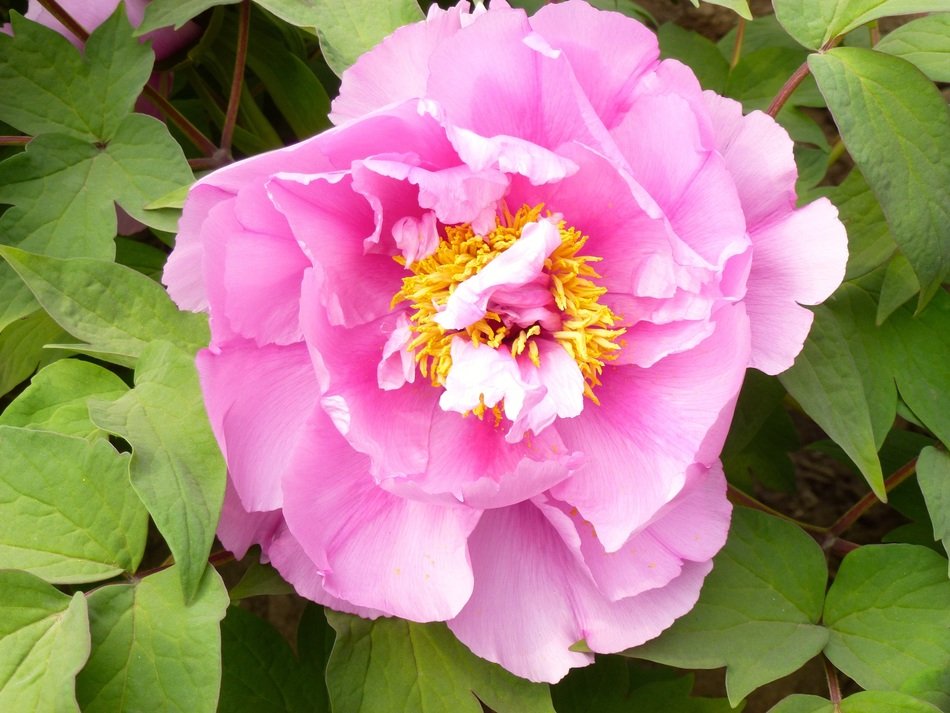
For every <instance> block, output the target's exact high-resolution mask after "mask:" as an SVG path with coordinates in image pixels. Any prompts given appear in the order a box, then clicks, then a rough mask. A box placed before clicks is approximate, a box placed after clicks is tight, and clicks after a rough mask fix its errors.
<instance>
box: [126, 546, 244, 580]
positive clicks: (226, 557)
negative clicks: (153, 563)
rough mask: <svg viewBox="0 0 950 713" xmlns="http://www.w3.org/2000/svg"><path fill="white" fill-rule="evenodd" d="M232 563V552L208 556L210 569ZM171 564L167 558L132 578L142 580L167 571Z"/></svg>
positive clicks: (219, 552) (219, 551)
mask: <svg viewBox="0 0 950 713" xmlns="http://www.w3.org/2000/svg"><path fill="white" fill-rule="evenodd" d="M233 561H234V554H233V553H232V552H228V551H227V550H218V551H217V552H212V553H211V554H210V555H208V564H210V565H211V566H212V567H219V566H221V565H223V564H227V563H228V562H233ZM173 564H175V561H174V560H173V559H172V558H171V557H169V558H168V559H167V560H166V561H165V562H163V563H162V564H160V565H158V567H152V568H151V569H145V570H139V571H138V572H136V573H135V577H134V578H135V579H136V580H138V579H142V577H148V576H149V575H150V574H155V573H156V572H161V571H162V570H163V569H168V568H169V567H171V566H172V565H173Z"/></svg>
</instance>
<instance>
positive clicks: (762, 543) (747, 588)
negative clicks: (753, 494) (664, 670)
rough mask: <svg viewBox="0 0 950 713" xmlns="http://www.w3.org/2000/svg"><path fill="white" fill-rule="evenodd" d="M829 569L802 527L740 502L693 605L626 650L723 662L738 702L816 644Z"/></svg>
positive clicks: (663, 658) (685, 661) (822, 634)
mask: <svg viewBox="0 0 950 713" xmlns="http://www.w3.org/2000/svg"><path fill="white" fill-rule="evenodd" d="M827 576H828V570H827V567H826V565H825V558H824V555H823V553H822V551H821V548H820V547H818V545H817V544H816V543H815V541H814V540H812V539H811V538H810V537H809V536H808V535H806V534H805V533H804V532H802V530H800V529H799V528H798V527H796V526H795V525H792V524H791V523H788V522H785V521H783V520H779V519H777V518H774V517H771V516H769V515H765V514H764V513H760V512H757V511H753V510H746V509H744V508H737V509H736V510H735V512H734V513H733V520H732V531H731V532H730V533H729V541H728V542H727V543H726V546H725V547H724V548H723V550H722V551H721V552H720V553H719V554H718V555H716V558H715V560H714V567H713V571H712V572H711V573H710V575H709V577H708V578H707V579H706V583H705V584H704V585H703V590H702V593H701V594H700V596H699V602H698V603H697V604H696V606H695V607H694V608H693V610H692V611H691V612H690V613H689V614H687V615H686V616H684V617H682V618H681V619H679V620H677V621H676V622H675V623H674V624H673V626H672V627H670V628H669V629H667V631H665V632H664V633H663V634H661V635H660V637H659V638H657V639H654V640H653V641H650V642H647V643H646V644H644V645H643V646H639V647H637V648H634V649H631V650H629V651H627V652H625V654H626V655H629V656H634V657H636V658H645V659H648V660H650V661H656V662H658V663H663V664H667V665H670V666H677V667H679V668H718V667H720V666H726V667H727V670H726V691H727V694H728V696H729V702H730V703H731V704H732V705H736V704H737V703H738V702H739V701H740V700H741V699H742V698H744V697H745V696H746V695H748V694H749V693H750V692H751V691H753V690H755V689H756V688H757V687H759V686H761V685H763V684H766V683H769V682H770V681H774V680H775V679H777V678H780V677H782V676H785V675H786V674H789V673H791V672H792V671H795V670H797V669H798V668H799V667H800V666H801V665H802V664H804V663H805V662H806V661H808V660H809V659H810V658H812V657H813V656H815V655H816V654H817V653H818V652H819V651H821V649H822V647H823V646H824V645H825V642H826V641H827V639H828V632H827V631H825V630H824V628H823V627H821V626H818V621H819V618H820V616H821V605H822V601H823V598H824V591H825V580H826V579H827Z"/></svg>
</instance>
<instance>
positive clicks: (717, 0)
mask: <svg viewBox="0 0 950 713" xmlns="http://www.w3.org/2000/svg"><path fill="white" fill-rule="evenodd" d="M703 1H704V2H705V3H706V4H707V5H719V7H727V8H729V9H730V10H732V11H733V12H735V13H736V14H737V15H739V17H743V18H745V19H746V20H751V19H752V13H751V12H750V11H749V2H748V0H703ZM690 2H691V3H693V7H699V0H690Z"/></svg>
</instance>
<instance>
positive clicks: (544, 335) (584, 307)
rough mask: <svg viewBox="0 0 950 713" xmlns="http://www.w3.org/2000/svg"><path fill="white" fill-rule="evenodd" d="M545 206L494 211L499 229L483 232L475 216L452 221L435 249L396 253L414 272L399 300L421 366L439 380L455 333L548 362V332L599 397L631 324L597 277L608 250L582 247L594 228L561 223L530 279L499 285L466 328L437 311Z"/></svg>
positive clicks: (448, 363)
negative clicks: (472, 221) (448, 325)
mask: <svg viewBox="0 0 950 713" xmlns="http://www.w3.org/2000/svg"><path fill="white" fill-rule="evenodd" d="M543 208H544V206H543V204H540V205H536V206H533V207H532V206H527V205H525V206H522V207H521V208H520V209H519V210H518V211H517V212H516V213H514V214H512V213H510V212H509V211H508V209H507V207H505V208H504V214H503V215H501V216H499V217H497V218H496V219H495V228H494V230H492V231H491V232H490V233H488V235H483V236H480V235H476V234H475V232H474V231H473V230H472V226H471V225H469V224H468V223H462V224H460V225H450V226H445V227H444V237H443V238H442V239H441V240H440V242H439V245H438V247H437V248H436V250H435V252H433V253H432V254H431V255H429V256H428V257H426V258H424V259H422V260H418V261H416V262H414V263H412V264H410V265H406V261H405V259H404V258H402V257H401V256H397V257H396V258H395V259H396V261H397V262H399V263H400V264H401V265H404V266H405V267H406V268H407V269H408V270H409V271H410V272H411V273H412V274H411V275H408V276H407V277H404V278H403V280H402V288H401V289H400V290H399V291H398V292H397V293H396V294H395V296H394V297H393V300H392V304H393V305H394V306H395V305H396V304H399V303H400V302H408V303H409V304H410V305H411V308H412V310H413V312H412V315H411V316H410V318H409V322H410V329H411V331H412V333H413V335H414V338H413V339H412V341H411V342H410V343H409V350H410V351H412V352H413V353H414V355H415V359H416V362H417V364H418V366H419V371H420V372H421V373H422V375H423V376H425V377H428V378H429V379H430V380H431V382H432V384H433V385H434V386H442V385H444V384H445V379H446V377H447V375H448V373H449V370H450V369H451V367H452V357H451V345H452V341H453V339H455V338H456V337H460V336H461V337H465V338H467V339H469V340H470V341H471V342H472V344H474V345H476V346H481V345H485V346H487V347H489V348H491V349H508V350H510V352H511V355H512V356H513V357H516V358H517V357H520V356H522V355H525V356H526V357H527V358H528V359H530V360H531V362H532V363H533V364H534V365H535V366H540V365H541V362H540V358H541V357H540V353H539V349H538V340H541V339H548V340H554V341H556V342H557V343H559V344H560V345H561V346H562V347H564V349H565V350H567V353H568V354H570V356H571V357H572V358H573V359H574V360H575V361H576V362H577V365H578V367H579V368H580V371H581V374H582V375H583V377H584V394H585V396H587V397H588V398H590V399H591V400H592V401H593V402H594V403H598V401H597V397H596V396H595V395H594V391H593V389H594V387H595V386H598V385H599V384H600V375H601V373H602V371H603V368H604V364H605V363H606V362H608V361H611V360H613V359H616V357H617V353H618V351H619V350H620V347H621V344H620V342H619V339H620V336H621V335H622V334H623V333H624V332H625V331H626V330H624V329H623V328H615V325H616V324H617V323H618V322H619V321H620V318H619V317H618V316H617V315H616V314H614V312H613V310H611V309H610V307H608V306H607V305H604V304H601V302H600V298H601V297H602V296H603V295H604V294H605V293H606V291H607V290H606V288H604V287H600V286H599V285H597V284H596V283H595V282H594V280H596V279H597V278H599V277H600V276H599V275H598V274H597V272H595V270H594V268H593V267H592V266H591V263H594V262H598V261H600V260H601V258H599V257H594V256H590V255H581V254H578V253H579V252H580V250H581V249H582V248H583V247H584V244H585V243H586V242H587V236H585V235H583V234H582V233H581V232H580V231H578V230H577V229H576V228H573V227H570V226H568V225H566V224H565V223H564V221H560V222H559V223H558V224H557V229H558V233H559V235H560V244H559V245H557V247H555V248H554V250H553V251H552V252H551V253H550V254H549V255H548V256H547V258H546V259H545V260H544V266H543V269H542V270H541V272H540V274H539V275H537V277H535V278H534V279H533V280H531V281H530V282H529V283H528V284H525V285H522V286H519V287H516V288H510V289H501V290H498V291H496V292H495V294H494V295H493V296H492V298H491V300H490V301H489V302H488V304H487V307H486V309H485V311H484V315H483V316H482V318H481V319H478V320H477V321H475V322H474V323H472V324H470V325H469V326H467V327H465V328H464V329H458V330H453V329H444V328H443V327H442V326H441V325H440V324H438V322H437V321H436V319H435V317H436V315H437V314H439V313H440V312H442V311H443V310H444V309H445V305H446V303H447V302H448V301H449V298H450V297H451V295H452V294H453V293H454V292H455V291H456V289H457V288H458V287H459V285H461V284H462V283H463V282H465V281H466V280H468V279H469V278H471V277H473V276H475V275H476V274H478V273H479V272H480V271H481V270H482V269H483V268H485V266H486V265H488V264H489V263H490V262H491V261H492V260H494V259H495V258H496V257H498V256H499V255H500V254H501V253H503V252H504V251H506V250H508V249H509V248H511V247H512V246H513V245H514V244H515V243H516V242H517V241H518V240H519V238H520V237H521V233H522V229H523V228H524V227H525V226H526V225H528V224H529V223H535V222H537V221H539V220H541V219H543V217H542V216H541V212H542V210H543ZM546 217H550V214H548V215H547V216H546Z"/></svg>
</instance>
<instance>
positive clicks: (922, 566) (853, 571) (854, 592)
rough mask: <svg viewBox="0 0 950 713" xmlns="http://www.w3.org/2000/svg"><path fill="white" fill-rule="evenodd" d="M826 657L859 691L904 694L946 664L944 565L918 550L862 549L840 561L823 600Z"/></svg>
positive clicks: (949, 606) (948, 587) (949, 614)
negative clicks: (910, 683) (912, 681)
mask: <svg viewBox="0 0 950 713" xmlns="http://www.w3.org/2000/svg"><path fill="white" fill-rule="evenodd" d="M824 623H825V626H827V627H828V629H829V630H830V633H831V635H830V638H829V639H828V645H827V646H826V647H825V655H826V656H827V657H828V658H829V660H830V661H831V662H832V663H833V664H834V665H835V666H836V667H837V668H839V669H840V670H841V671H843V672H844V673H845V674H847V675H848V676H850V677H851V678H853V679H854V680H855V681H856V682H857V684H858V685H859V686H861V687H862V688H865V689H882V690H892V691H893V690H904V692H905V693H913V691H907V690H906V689H902V686H903V684H905V682H906V680H907V679H908V678H910V677H911V676H915V675H919V674H921V673H922V672H926V671H945V670H947V668H948V667H950V581H947V560H945V559H944V558H943V557H941V556H940V555H938V554H937V553H935V552H934V551H933V550H929V549H927V548H925V547H918V546H916V545H865V546H864V547H861V548H860V549H857V550H855V551H854V552H851V553H850V554H848V555H847V556H846V557H845V558H844V560H843V561H842V563H841V567H840V569H839V570H838V575H837V577H836V578H835V581H834V584H832V586H831V589H830V590H829V591H828V597H827V600H826V602H825V611H824Z"/></svg>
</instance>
